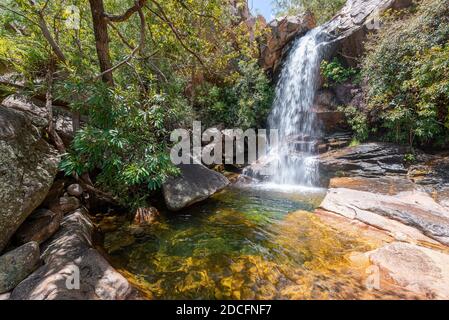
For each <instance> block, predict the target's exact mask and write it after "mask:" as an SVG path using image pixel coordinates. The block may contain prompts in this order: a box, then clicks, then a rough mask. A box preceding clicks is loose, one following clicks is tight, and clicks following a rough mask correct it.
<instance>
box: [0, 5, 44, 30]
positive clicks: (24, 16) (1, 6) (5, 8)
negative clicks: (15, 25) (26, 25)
mask: <svg viewBox="0 0 449 320" xmlns="http://www.w3.org/2000/svg"><path fill="white" fill-rule="evenodd" d="M0 8H2V9H3V10H6V11H9V12H12V13H14V14H16V15H18V16H21V17H22V18H24V19H26V20H28V21H29V22H31V23H32V24H34V25H36V26H38V27H39V23H37V22H36V21H34V20H33V19H31V18H29V17H27V16H26V15H25V14H23V13H21V12H19V11H16V10H14V9H11V8H8V7H7V6H5V5H3V4H0Z"/></svg>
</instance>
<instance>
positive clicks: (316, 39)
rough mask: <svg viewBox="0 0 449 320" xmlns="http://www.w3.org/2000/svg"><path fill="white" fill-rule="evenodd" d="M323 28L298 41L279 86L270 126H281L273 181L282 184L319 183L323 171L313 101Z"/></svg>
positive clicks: (271, 152)
mask: <svg viewBox="0 0 449 320" xmlns="http://www.w3.org/2000/svg"><path fill="white" fill-rule="evenodd" d="M323 38H324V35H323V33H322V32H321V29H320V28H316V29H313V30H311V31H309V32H308V33H307V34H306V35H305V36H303V37H300V38H298V39H296V40H295V43H294V45H293V47H292V49H291V51H290V53H289V55H288V57H287V59H286V61H285V63H284V65H283V68H282V71H281V74H280V78H279V81H278V84H277V87H276V97H275V100H274V103H273V109H272V111H271V114H270V117H269V119H268V122H269V126H270V129H278V143H274V142H273V141H272V142H271V143H270V148H269V154H268V155H269V158H271V159H273V162H272V164H271V167H270V170H271V174H270V177H271V178H270V180H271V181H270V182H272V183H275V184H280V185H303V186H314V185H316V183H317V181H318V179H319V174H318V167H317V162H316V160H315V157H314V155H315V154H316V147H317V144H318V141H319V138H320V137H321V130H320V126H319V124H318V121H317V118H316V115H315V112H313V110H312V109H313V104H314V100H315V94H316V91H317V87H318V83H319V77H320V75H319V68H320V63H321V60H322V57H323V54H324V48H325V45H324V44H325V42H324V39H323Z"/></svg>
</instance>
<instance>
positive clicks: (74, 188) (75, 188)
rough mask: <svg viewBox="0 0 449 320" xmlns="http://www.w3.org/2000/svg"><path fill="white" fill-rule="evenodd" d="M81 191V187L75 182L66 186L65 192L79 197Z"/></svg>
mask: <svg viewBox="0 0 449 320" xmlns="http://www.w3.org/2000/svg"><path fill="white" fill-rule="evenodd" d="M83 192H84V190H83V188H82V187H81V186H80V185H79V184H77V183H74V184H71V185H70V186H68V187H67V193H68V194H69V195H71V196H74V197H81V196H82V194H83Z"/></svg>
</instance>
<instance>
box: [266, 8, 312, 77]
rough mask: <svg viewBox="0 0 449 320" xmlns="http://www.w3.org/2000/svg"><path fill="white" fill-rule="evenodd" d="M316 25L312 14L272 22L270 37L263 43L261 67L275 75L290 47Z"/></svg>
mask: <svg viewBox="0 0 449 320" xmlns="http://www.w3.org/2000/svg"><path fill="white" fill-rule="evenodd" d="M315 25H316V21H315V18H314V17H313V15H312V13H310V12H306V13H304V14H302V15H299V16H287V17H282V18H278V19H275V20H274V21H272V22H270V23H269V25H268V27H269V28H270V31H271V33H270V35H268V37H267V39H265V41H262V43H261V45H260V46H261V49H260V52H261V54H260V65H261V66H262V67H263V68H264V69H265V70H266V71H268V72H270V73H271V74H275V73H276V72H277V71H278V69H279V67H280V65H281V61H282V57H283V56H284V55H285V54H286V52H287V51H288V45H289V44H290V43H291V42H292V40H294V39H295V38H296V37H298V36H301V35H304V34H306V32H307V31H309V30H311V29H313V28H314V27H315Z"/></svg>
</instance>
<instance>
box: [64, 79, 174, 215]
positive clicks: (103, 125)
mask: <svg viewBox="0 0 449 320" xmlns="http://www.w3.org/2000/svg"><path fill="white" fill-rule="evenodd" d="M83 89H84V90H91V95H90V98H89V99H88V102H87V114H88V116H89V118H90V119H91V121H90V122H89V124H88V125H87V126H86V127H84V128H82V129H81V130H80V131H79V132H78V133H77V135H76V136H75V140H74V141H73V143H72V147H71V150H70V152H69V153H68V154H67V155H66V156H65V157H64V159H63V161H62V162H61V169H62V170H64V171H65V172H66V174H72V173H76V174H78V175H80V174H82V173H85V172H92V171H95V170H99V174H98V176H96V182H97V184H98V185H99V186H100V187H101V188H102V189H104V190H107V191H108V192H110V193H112V194H113V195H115V196H117V197H118V199H120V201H121V202H122V203H123V204H124V205H127V206H132V207H139V206H142V205H144V204H145V202H144V200H145V199H146V197H147V196H148V191H151V190H155V189H157V188H159V187H160V186H161V184H162V183H163V182H164V181H165V179H166V178H167V177H168V176H170V175H175V174H177V172H178V169H177V168H176V167H174V166H173V165H172V163H171V161H170V158H169V155H168V153H167V149H168V147H169V144H168V142H167V141H166V137H167V135H168V132H167V128H169V127H170V126H171V125H170V122H172V123H176V122H178V121H179V117H180V116H181V115H180V114H177V113H176V112H174V110H173V109H172V108H171V106H172V105H173V104H172V103H171V102H172V101H170V98H169V97H167V96H165V95H162V94H156V93H152V94H151V95H149V96H150V98H148V99H144V100H142V99H138V97H136V96H133V93H132V92H131V93H130V91H129V90H127V91H126V92H125V91H123V92H120V90H112V89H110V88H107V87H105V86H104V85H102V84H99V85H98V84H97V85H95V86H93V87H91V88H88V87H87V88H86V87H85V88H83Z"/></svg>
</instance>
